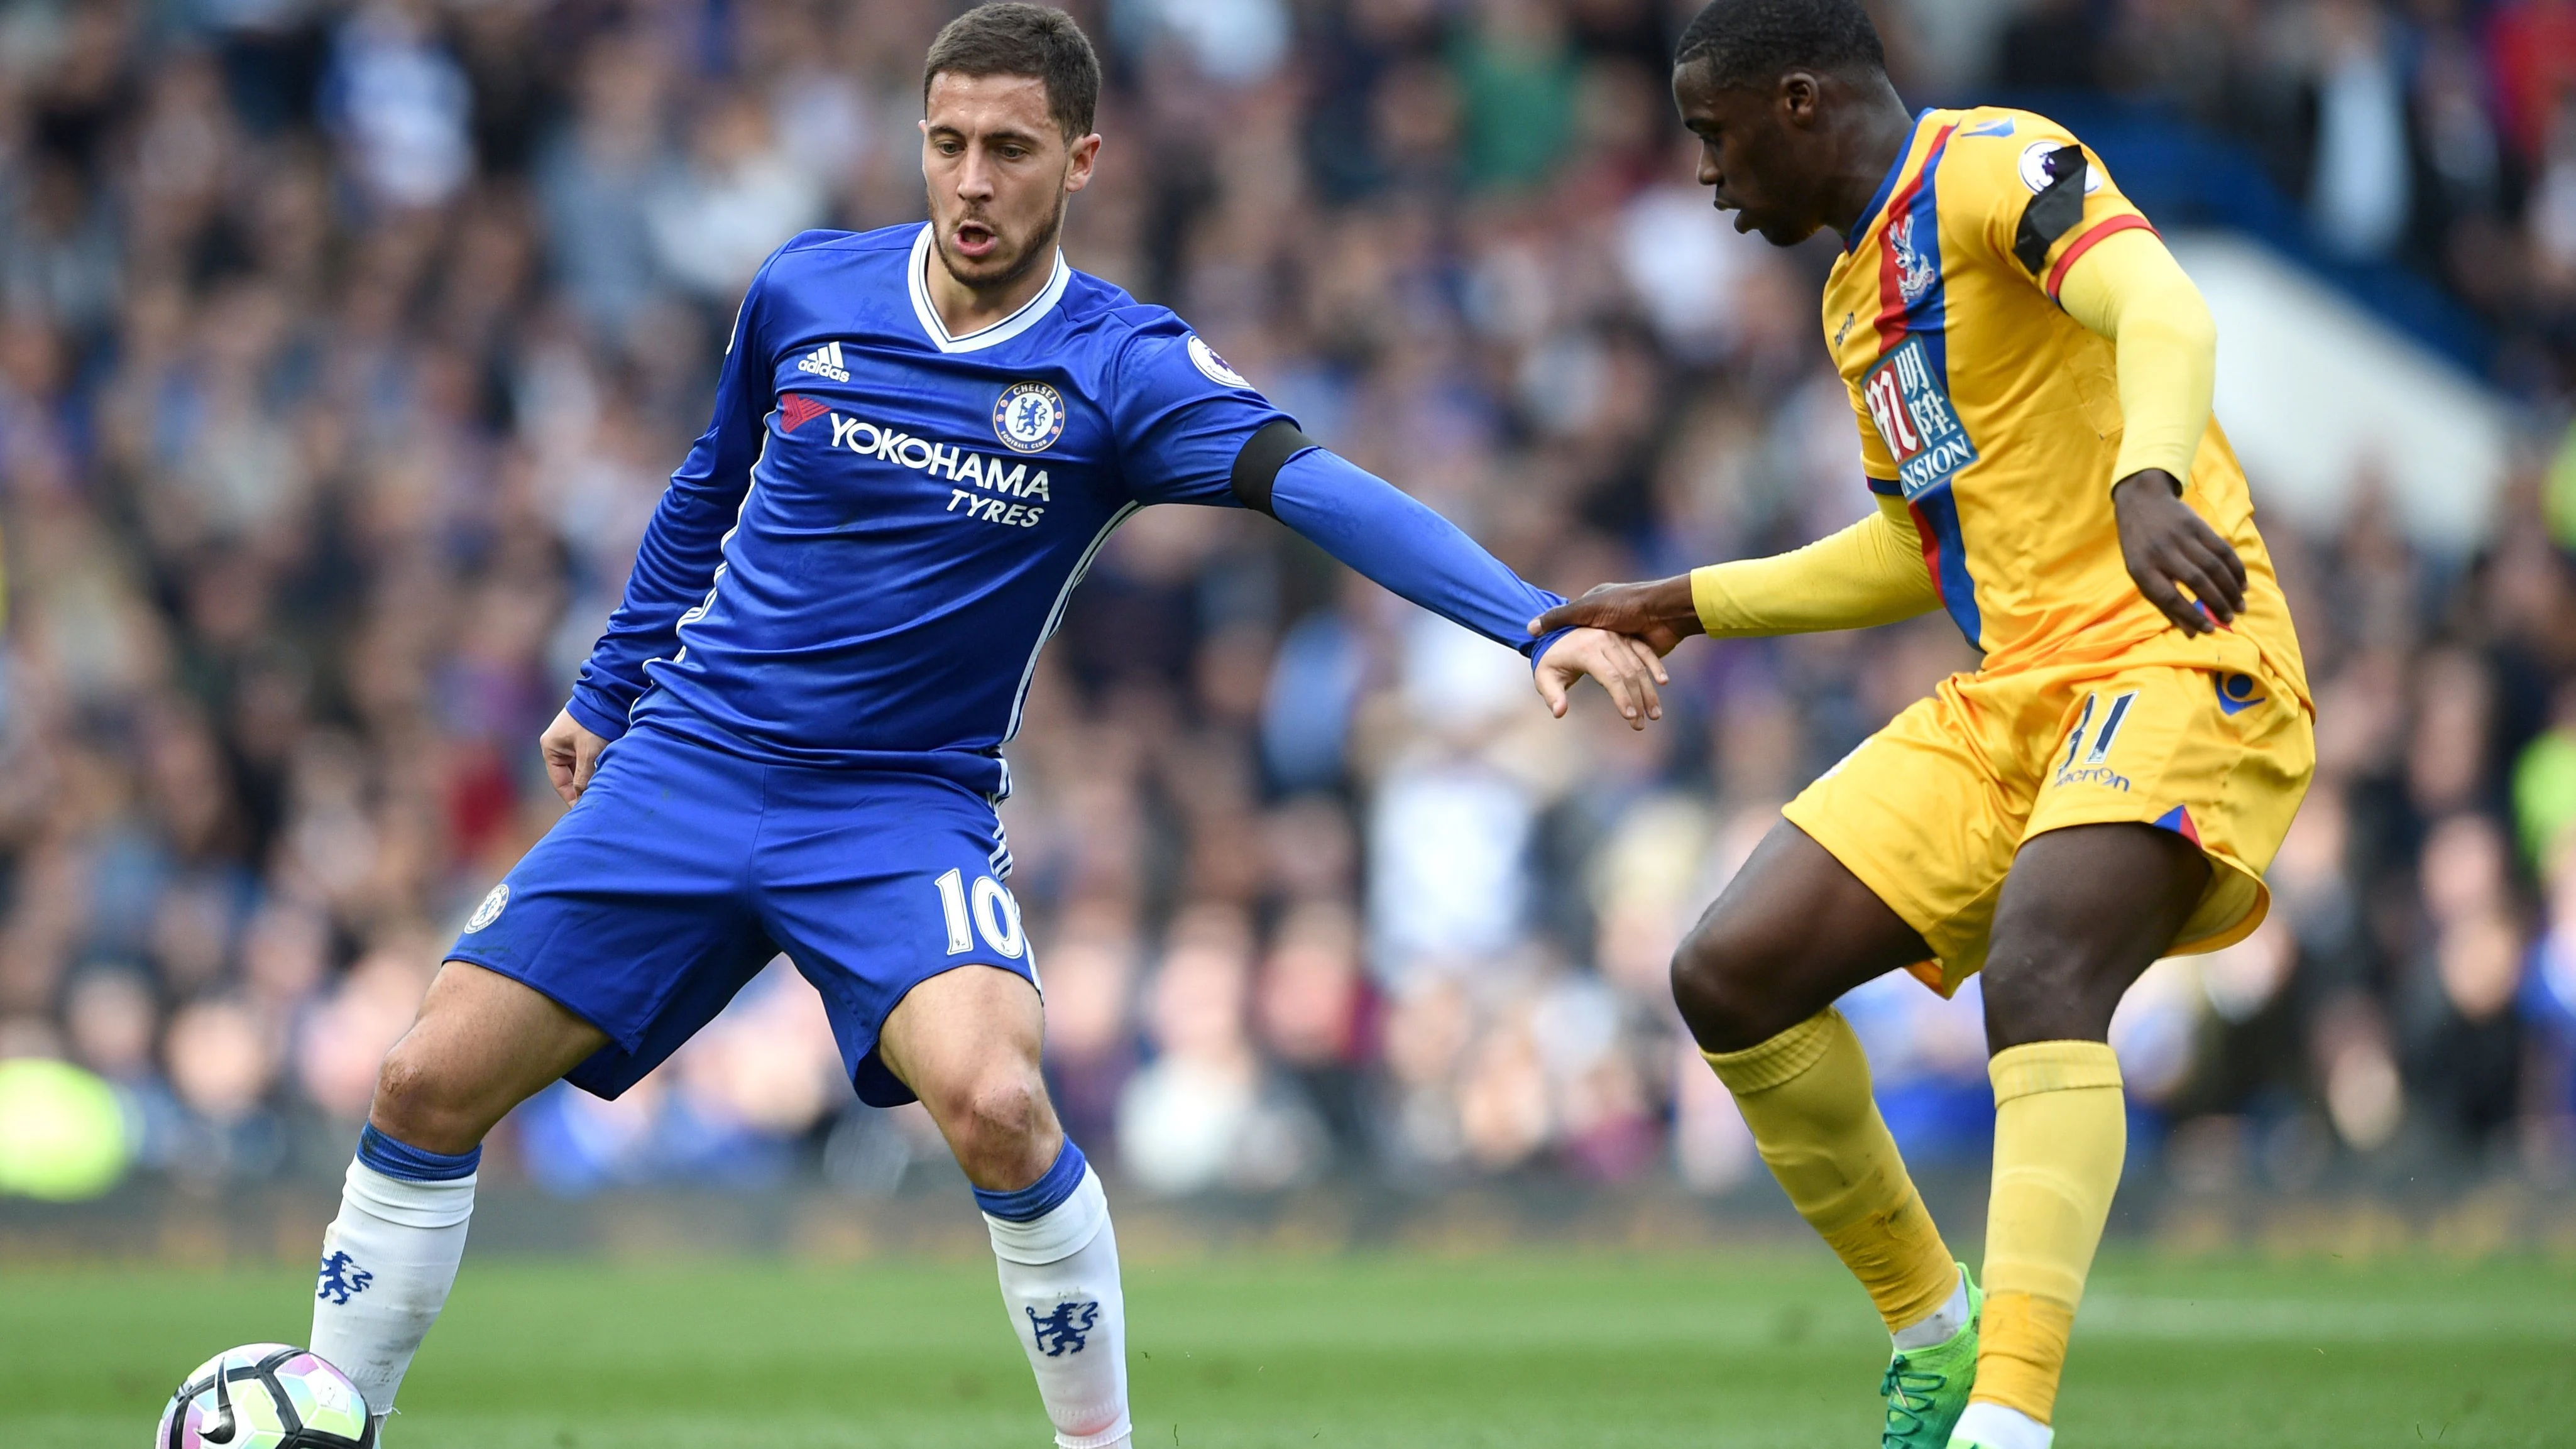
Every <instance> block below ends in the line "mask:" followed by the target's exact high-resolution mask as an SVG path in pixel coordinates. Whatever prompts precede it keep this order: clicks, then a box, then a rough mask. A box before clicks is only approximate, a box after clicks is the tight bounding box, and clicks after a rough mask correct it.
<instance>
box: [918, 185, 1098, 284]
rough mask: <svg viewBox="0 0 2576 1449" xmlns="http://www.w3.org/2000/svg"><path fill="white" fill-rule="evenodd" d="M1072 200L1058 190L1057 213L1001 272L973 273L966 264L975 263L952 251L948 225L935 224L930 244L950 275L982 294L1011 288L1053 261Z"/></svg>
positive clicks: (996, 229) (1071, 197) (1070, 195)
mask: <svg viewBox="0 0 2576 1449" xmlns="http://www.w3.org/2000/svg"><path fill="white" fill-rule="evenodd" d="M1072 204H1073V194H1072V193H1071V192H1065V191H1059V192H1058V193H1057V194H1056V203H1055V215H1053V216H1051V217H1049V218H1047V224H1046V225H1045V227H1043V228H1041V229H1040V230H1039V232H1038V233H1037V235H1035V236H1033V237H1031V238H1029V242H1028V245H1026V246H1024V247H1022V248H1020V250H1019V254H1018V255H1017V256H1015V257H1013V258H1012V259H1011V263H1010V265H1009V266H1007V267H1005V268H1004V269H1003V270H1002V271H1000V272H998V273H993V274H988V275H983V276H977V275H974V274H972V273H969V272H968V271H967V270H966V268H967V267H968V266H971V265H973V264H972V263H971V262H969V261H968V260H967V259H965V258H963V257H960V256H957V255H956V254H955V253H953V252H951V251H949V249H948V229H947V228H946V227H941V226H933V227H932V228H931V233H930V244H931V246H932V247H933V248H934V249H935V250H937V251H938V253H939V264H940V265H941V266H943V267H946V268H947V269H948V275H949V276H951V277H953V278H955V279H956V281H957V284H958V285H959V286H961V287H964V288H965V289H966V290H968V291H970V292H973V293H975V294H977V295H978V296H990V295H992V294H994V293H996V292H1008V291H1010V290H1011V289H1012V288H1013V287H1016V286H1018V285H1019V284H1020V283H1022V282H1024V281H1026V280H1028V277H1029V274H1030V273H1031V272H1033V271H1036V270H1037V268H1038V264H1039V263H1040V262H1042V261H1043V262H1046V263H1048V264H1049V265H1052V264H1053V261H1054V257H1055V250H1056V243H1057V242H1058V241H1059V240H1060V239H1062V237H1063V236H1064V217H1065V213H1066V211H1068V210H1069V209H1070V208H1071V207H1072ZM995 235H997V236H998V235H1000V229H999V228H998V227H996V228H995Z"/></svg>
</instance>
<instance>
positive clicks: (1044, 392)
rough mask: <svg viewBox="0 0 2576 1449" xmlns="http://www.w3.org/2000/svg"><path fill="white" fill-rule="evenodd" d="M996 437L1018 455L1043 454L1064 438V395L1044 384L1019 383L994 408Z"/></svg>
mask: <svg viewBox="0 0 2576 1449" xmlns="http://www.w3.org/2000/svg"><path fill="white" fill-rule="evenodd" d="M993 436H994V437H997V438H999V439H1001V440H1002V446H1004V447H1006V448H1009V449H1010V450H1011V451H1012V452H1015V453H1043V452H1045V451H1046V450H1047V449H1048V448H1050V447H1052V446H1054V444H1055V440H1056V439H1058V438H1061V437H1063V436H1064V395H1063V394H1061V393H1059V392H1057V391H1056V390H1055V389H1054V388H1051V387H1049V386H1047V385H1046V384H1045V383H1042V382H1015V383H1012V384H1011V385H1010V386H1009V387H1006V388H1004V389H1002V396H1001V398H1000V400H998V401H996V402H995V403H994V404H993Z"/></svg>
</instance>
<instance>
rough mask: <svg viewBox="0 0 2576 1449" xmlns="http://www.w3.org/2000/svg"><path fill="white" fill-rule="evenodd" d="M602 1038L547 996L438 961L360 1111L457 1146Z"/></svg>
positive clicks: (422, 1140) (413, 1135) (383, 1124)
mask: <svg viewBox="0 0 2576 1449" xmlns="http://www.w3.org/2000/svg"><path fill="white" fill-rule="evenodd" d="M607 1044H608V1036H607V1034H606V1033H605V1032H602V1031H601V1030H600V1029H599V1028H597V1027H595V1026H593V1025H591V1024H590V1023H589V1022H587V1021H584V1020H582V1019H581V1018H580V1017H578V1016H575V1015H574V1014H573V1013H571V1012H570V1011H567V1010H565V1009H564V1008H563V1007H562V1006H561V1005H559V1004H557V1003H556V1002H555V1001H553V1000H552V999H551V998H549V997H547V996H545V995H544V994H542V993H540V992H537V991H534V990H532V989H530V988H528V987H526V986H523V985H521V984H520V983H518V982H516V981H513V980H511V979H510V978H509V977H507V976H501V975H497V974H495V973H493V972H490V971H486V970H484V969H483V968H482V967H480V966H476V965H474V964H473V963H471V962H467V961H450V962H448V963H446V964H445V965H443V966H441V967H440V968H439V971H438V975H437V977H436V978H435V979H433V980H432V981H431V982H430V986H429V994H428V996H427V997H425V998H423V1000H422V1001H421V1005H420V1015H419V1018H418V1019H417V1020H415V1021H414V1022H413V1023H412V1025H411V1030H409V1031H407V1032H405V1033H404V1034H403V1037H402V1039H401V1040H400V1041H398V1042H396V1043H395V1044H394V1047H393V1050H392V1051H390V1052H388V1053H387V1054H386V1056H385V1064H384V1070H383V1072H382V1073H381V1074H380V1076H379V1079H378V1082H377V1089H376V1098H375V1102H374V1104H373V1107H372V1108H371V1110H370V1111H369V1113H368V1118H369V1120H370V1121H372V1122H374V1123H375V1125H376V1129H377V1130H378V1131H380V1132H385V1133H389V1134H391V1135H392V1136H393V1137H395V1138H396V1139H398V1140H400V1141H403V1142H407V1143H410V1144H411V1145H413V1146H415V1147H419V1148H423V1149H425V1150H427V1151H431V1152H464V1151H467V1150H470V1149H471V1148H472V1147H473V1146H474V1144H475V1143H477V1142H480V1141H482V1140H483V1137H484V1134H486V1133H488V1132H490V1131H491V1130H492V1127H493V1124H495V1123H497V1122H499V1121H500V1120H501V1118H502V1117H503V1116H505V1115H507V1114H508V1112H509V1110H510V1109H511V1108H512V1107H515V1106H517V1105H518V1104H519V1103H521V1102H523V1101H525V1100H527V1099H528V1098H529V1097H530V1096H532V1095H534V1094H535V1093H536V1092H537V1091H538V1090H539V1089H541V1088H543V1087H544V1086H545V1085H546V1084H548V1083H550V1082H552V1081H554V1080H555V1079H556V1078H557V1077H560V1076H562V1075H563V1074H564V1073H566V1072H568V1071H571V1070H572V1069H573V1068H574V1067H575V1066H578V1065H579V1064H580V1063H581V1062H582V1060H583V1059H584V1058H587V1057H588V1056H590V1055H591V1054H592V1053H594V1052H596V1051H598V1050H599V1049H600V1048H601V1047H603V1046H606V1045H607Z"/></svg>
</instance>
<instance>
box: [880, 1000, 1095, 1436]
mask: <svg viewBox="0 0 2576 1449" xmlns="http://www.w3.org/2000/svg"><path fill="white" fill-rule="evenodd" d="M1045 1033H1046V1019H1045V1013H1044V1010H1043V1008H1042V1007H1041V1006H1040V1005H1039V1002H1038V994H1037V988H1035V987H1034V986H1032V985H1030V984H1029V982H1028V979H1027V978H1026V977H1023V976H1020V975H1019V974H1017V973H1015V972H1009V971H1001V970H992V969H986V968H982V967H976V966H966V967H961V968H958V969H955V970H951V971H946V972H943V973H941V974H940V975H937V976H933V977H931V978H930V979H929V980H927V981H924V982H922V983H920V984H919V985H917V986H915V987H913V988H912V990H911V991H910V992H909V993H907V994H906V995H905V997H904V999H903V1001H902V1002H901V1003H900V1004H899V1005H897V1006H896V1007H895V1009H894V1011H893V1012H892V1013H891V1014H889V1015H888V1016H887V1018H886V1024H885V1029H884V1031H883V1033H882V1034H881V1035H880V1037H879V1039H878V1048H877V1049H878V1052H879V1054H880V1055H881V1056H882V1057H883V1058H884V1060H885V1063H886V1065H887V1066H888V1067H889V1068H891V1069H892V1070H893V1072H894V1074H895V1075H896V1076H897V1077H898V1078H900V1079H901V1080H902V1081H903V1083H904V1085H905V1086H908V1087H910V1088H911V1089H912V1091H913V1093H914V1095H916V1096H918V1097H920V1098H921V1101H922V1105H923V1106H925V1107H927V1108H928V1109H929V1110H930V1115H931V1119H932V1120H933V1121H935V1122H937V1123H938V1124H939V1130H940V1132H941V1134H942V1135H944V1136H945V1137H946V1138H947V1139H948V1146H949V1149H950V1150H951V1151H953V1152H955V1153H956V1154H957V1162H958V1165H959V1166H960V1167H962V1168H964V1169H965V1171H966V1177H967V1180H968V1181H970V1182H972V1183H973V1184H974V1185H975V1204H976V1206H977V1207H980V1208H982V1209H983V1211H984V1223H985V1226H986V1227H987V1228H988V1229H989V1230H990V1232H991V1234H992V1240H993V1257H994V1260H995V1262H996V1263H997V1265H998V1268H999V1272H1000V1277H1001V1284H1002V1302H1003V1305H1004V1307H1005V1309H1006V1311H1007V1312H1008V1313H1009V1315H1010V1320H1011V1329H1012V1332H1013V1333H1015V1334H1016V1335H1017V1336H1018V1338H1019V1340H1020V1348H1021V1349H1022V1351H1024V1352H1025V1353H1027V1355H1028V1359H1029V1368H1030V1370H1031V1372H1032V1373H1034V1374H1035V1375H1036V1378H1037V1381H1038V1396H1039V1397H1040V1398H1041V1399H1043V1400H1045V1402H1046V1408H1047V1417H1048V1418H1049V1419H1050V1420H1052V1421H1053V1422H1054V1424H1055V1439H1056V1443H1057V1444H1059V1445H1061V1446H1063V1449H1112V1446H1118V1445H1124V1444H1125V1443H1127V1441H1128V1438H1129V1435H1130V1430H1131V1425H1130V1420H1129V1416H1128V1412H1127V1307H1126V1296H1125V1293H1124V1291H1123V1290H1122V1289H1121V1287H1120V1285H1119V1276H1118V1235H1117V1233H1116V1231H1115V1230H1113V1229H1112V1228H1111V1227H1110V1224H1109V1199H1108V1196H1107V1194H1106V1193H1104V1192H1102V1190H1101V1187H1100V1178H1099V1175H1098V1174H1097V1173H1094V1172H1093V1171H1092V1170H1091V1166H1090V1164H1089V1163H1088V1162H1086V1161H1085V1160H1084V1159H1083V1155H1082V1149H1081V1148H1079V1147H1077V1146H1075V1145H1074V1144H1073V1143H1072V1142H1071V1141H1069V1140H1068V1139H1067V1138H1066V1137H1065V1135H1064V1129H1063V1128H1062V1127H1061V1126H1060V1125H1058V1123H1057V1121H1056V1115H1055V1107H1054V1105H1053V1104H1052V1103H1051V1102H1049V1101H1048V1100H1047V1095H1046V1084H1045V1080H1044V1079H1043V1078H1042V1077H1041V1076H1040V1075H1039V1072H1038V1050H1039V1046H1040V1044H1041V1042H1042V1041H1043V1040H1044V1038H1045Z"/></svg>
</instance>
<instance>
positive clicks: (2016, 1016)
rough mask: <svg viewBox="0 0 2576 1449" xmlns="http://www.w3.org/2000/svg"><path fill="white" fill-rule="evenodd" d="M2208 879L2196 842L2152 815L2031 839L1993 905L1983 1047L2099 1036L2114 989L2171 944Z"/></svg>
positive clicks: (2121, 989) (2120, 989)
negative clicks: (2142, 820)
mask: <svg viewBox="0 0 2576 1449" xmlns="http://www.w3.org/2000/svg"><path fill="white" fill-rule="evenodd" d="M2209 880H2210V863H2209V860H2208V858H2207V857H2206V856H2204V855H2202V854H2201V853H2200V851H2199V849H2198V848H2197V847H2195V846H2194V845H2193V844H2192V843H2191V842H2190V841H2188V840H2186V839H2184V838H2183V837H2181V836H2179V835H2176V834H2174V833H2173V832H2171V831H2167V830H2161V829H2158V828H2157V827H2155V826H2153V825H2147V824H2138V823H2114V824H2096V825H2074V826H2068V827H2065V828H2063V829H2058V830H2052V831H2049V832H2047V833H2045V834H2042V835H2037V836H2034V837H2032V838H2031V840H2030V842H2029V843H2028V844H2026V845H2024V846H2023V847H2022V850H2021V854H2020V856H2019V857H2018V858H2016V859H2015V860H2014V862H2013V868H2012V871H2011V873H2010V874H2009V875H2008V876H2006V877H2005V879H2004V889H2003V896H2002V899H2001V900H2000V901H1999V902H1998V903H1997V905H1996V907H1995V924H1994V935H1993V940H1992V943H1991V945H1990V946H1989V947H1988V951H1987V956H1986V967H1985V980H1986V985H1985V1009H1986V1038H1987V1043H1988V1045H1989V1046H1990V1047H1992V1048H1993V1049H1994V1050H1996V1051H2002V1050H2004V1049H2005V1048H2007V1047H2014V1046H2020V1045H2022V1044H2024V1043H2026V1042H2034V1041H2101V1040H2105V1039H2107V1034H2108V1033H2109V1031H2110V1027H2111V1014H2112V1012H2113V1011H2115V1010H2116V1009H2118V1007H2119V1004H2120V997H2121V995H2122V994H2123V993H2125V992H2126V991H2127V990H2128V989H2129V987H2130V986H2131V985H2132V984H2133V983H2134V982H2136V981H2137V979H2138V977H2139V976H2140V975H2142V974H2144V973H2145V971H2146V969H2147V967H2149V966H2150V965H2153V964H2154V963H2155V960H2156V958H2157V957H2159V956H2162V955H2164V954H2165V952H2166V950H2167V949H2168V948H2169V947H2171V945H2172V944H2173V941H2174V938H2175V936H2176V934H2177V933H2179V932H2180V931H2181V930H2182V927H2183V923H2184V922H2185V921H2187V920H2189V919H2190V918H2191V914H2192V912H2193V910H2194V909H2195V908H2196V907H2197V906H2198V905H2199V903H2200V899H2201V897H2202V895H2203V894H2204V893H2205V892H2206V891H2207V890H2208V888H2209Z"/></svg>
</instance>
